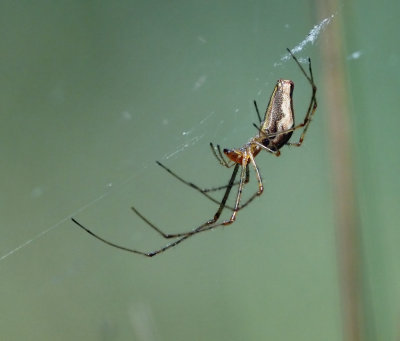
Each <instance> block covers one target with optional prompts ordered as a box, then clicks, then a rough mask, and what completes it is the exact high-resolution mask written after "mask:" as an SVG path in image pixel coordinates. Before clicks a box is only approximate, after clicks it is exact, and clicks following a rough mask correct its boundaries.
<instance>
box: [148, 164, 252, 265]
mask: <svg viewBox="0 0 400 341" xmlns="http://www.w3.org/2000/svg"><path fill="white" fill-rule="evenodd" d="M246 165H247V164H246V160H245V158H243V161H242V165H241V166H242V171H241V175H240V182H239V188H238V194H237V197H236V202H235V209H234V211H233V214H232V216H231V218H230V219H229V220H225V221H223V222H221V223H218V224H207V223H206V224H203V225H201V226H199V227H197V228H196V229H194V230H192V231H190V232H188V233H186V234H185V235H183V236H182V237H181V238H179V239H177V240H175V241H174V242H172V243H170V244H167V245H165V246H164V247H162V248H160V249H158V250H155V251H153V252H150V253H147V254H144V255H145V256H147V257H153V256H156V255H158V254H159V253H162V252H164V251H166V250H168V249H170V248H172V247H174V246H176V245H178V244H180V243H182V242H183V241H185V240H186V239H188V238H189V237H191V236H193V235H195V234H197V233H200V232H205V231H209V230H211V229H214V228H216V227H219V226H226V225H229V224H232V223H233V222H234V221H235V219H236V213H237V212H238V210H239V203H240V198H241V195H242V190H243V186H244V180H245V179H246V172H245V168H246ZM238 167H239V164H236V167H235V170H236V171H237V169H238ZM231 188H232V187H231ZM224 198H225V197H224ZM221 205H222V202H221ZM220 209H221V211H222V209H223V206H220ZM214 218H215V217H214ZM216 220H217V219H216ZM216 220H215V221H216ZM215 221H214V222H215ZM142 254H143V253H142Z"/></svg>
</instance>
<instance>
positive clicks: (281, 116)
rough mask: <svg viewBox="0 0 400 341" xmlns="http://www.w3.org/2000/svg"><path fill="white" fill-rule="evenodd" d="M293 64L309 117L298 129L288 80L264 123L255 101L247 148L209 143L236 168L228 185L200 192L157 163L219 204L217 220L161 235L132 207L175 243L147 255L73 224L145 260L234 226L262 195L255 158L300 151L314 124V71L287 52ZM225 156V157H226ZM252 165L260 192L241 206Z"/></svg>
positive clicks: (221, 159) (277, 88) (279, 87)
mask: <svg viewBox="0 0 400 341" xmlns="http://www.w3.org/2000/svg"><path fill="white" fill-rule="evenodd" d="M287 50H288V52H289V54H290V55H291V57H292V58H293V60H294V61H295V62H296V64H297V65H298V66H299V68H300V70H301V72H302V73H303V74H304V76H305V77H306V78H307V80H308V82H309V83H310V86H311V90H312V93H311V100H310V104H309V105H308V109H307V111H306V115H305V117H304V120H303V122H302V123H300V124H298V125H295V123H294V111H293V99H292V95H293V88H294V83H293V82H292V81H291V80H285V79H279V80H278V81H277V83H276V85H275V88H274V90H273V92H272V94H271V97H270V100H269V103H268V107H267V110H266V112H265V115H264V120H262V119H261V115H260V112H259V110H258V106H257V103H256V101H254V107H255V110H256V113H257V116H258V120H259V125H256V124H254V125H255V127H256V128H257V130H258V133H257V135H256V136H255V137H252V138H251V139H250V140H249V141H248V142H247V143H246V144H244V145H243V146H242V147H240V148H237V149H224V150H223V151H222V150H221V147H220V146H219V145H217V146H216V147H215V146H214V145H213V144H212V143H210V147H211V151H212V153H213V154H214V156H215V157H216V159H217V160H218V161H219V163H220V164H221V165H222V166H224V167H227V168H231V167H233V172H232V175H231V178H230V180H229V182H228V184H227V185H225V186H221V187H218V188H213V189H208V190H207V189H201V188H200V187H198V186H196V185H195V184H193V183H192V182H189V181H186V180H184V179H182V178H181V177H180V176H178V175H177V174H175V173H174V172H173V171H172V170H170V169H169V168H167V167H166V166H164V165H163V164H161V163H160V162H158V161H157V164H158V165H159V166H161V167H162V168H163V169H165V170H166V171H167V172H168V173H170V174H171V175H172V176H174V177H175V178H176V179H178V180H179V181H180V182H182V183H184V184H185V185H188V186H190V187H192V188H194V189H195V190H196V191H198V192H200V193H202V194H203V195H204V196H206V197H207V198H208V199H210V200H212V201H214V202H215V203H217V204H218V205H219V206H218V209H217V211H216V212H215V214H214V216H213V217H212V218H211V219H209V220H207V221H206V222H205V223H203V224H201V225H200V226H197V227H195V228H193V229H192V230H190V231H187V232H180V233H165V232H164V231H162V230H161V229H160V228H158V227H157V226H156V225H154V224H153V223H151V222H150V221H149V220H148V219H147V218H146V217H145V216H143V215H142V214H141V213H140V212H139V211H138V210H137V209H136V208H135V207H132V210H133V211H134V212H135V213H136V214H137V215H138V216H139V217H140V218H141V219H142V220H143V221H144V222H145V223H146V224H147V225H148V226H150V227H151V228H152V229H153V230H155V231H156V232H157V233H159V234H160V235H161V236H162V237H164V238H166V239H174V240H173V241H172V242H170V243H168V244H167V245H165V246H164V247H162V248H159V249H157V250H154V251H151V252H144V251H139V250H136V249H132V248H128V247H125V246H121V245H119V244H115V243H113V242H110V241H108V240H106V239H104V238H102V237H100V236H98V235H97V234H95V233H94V232H93V231H91V230H89V229H88V228H87V227H85V226H83V225H82V224H81V223H79V222H78V221H77V220H76V219H74V218H71V219H72V221H73V222H74V223H75V224H76V225H78V226H79V227H80V228H82V229H83V230H85V231H86V232H87V233H89V234H90V235H92V236H93V237H95V238H97V239H98V240H100V241H102V242H104V243H106V244H108V245H110V246H113V247H115V248H117V249H120V250H124V251H128V252H132V253H136V254H140V255H143V256H146V257H153V256H155V255H158V254H160V253H162V252H164V251H166V250H168V249H170V248H172V247H174V246H176V245H178V244H180V243H182V242H183V241H184V240H186V239H188V238H189V237H192V236H194V235H195V234H197V233H200V232H205V231H209V230H211V229H214V228H216V227H219V226H225V225H229V224H232V223H233V222H234V221H235V219H236V215H237V213H238V212H239V210H241V209H242V208H243V207H245V206H247V205H248V204H249V203H250V202H251V201H253V199H254V198H255V197H257V196H259V195H261V193H262V192H263V189H264V187H263V183H262V179H261V175H260V171H259V169H258V166H257V164H256V162H255V160H254V158H255V157H256V156H257V154H258V153H259V152H260V151H262V150H264V151H267V152H269V153H271V154H274V155H275V156H279V155H280V149H281V148H282V147H283V146H285V145H291V146H296V147H300V146H301V144H302V143H303V141H304V136H305V134H306V132H307V129H308V126H309V124H310V122H311V118H312V116H313V115H314V113H315V110H316V109H317V99H316V96H315V94H316V92H317V87H316V86H315V84H314V77H313V73H312V68H311V59H310V58H308V69H309V74H307V72H306V71H305V70H304V68H303V66H302V65H301V64H300V62H299V61H298V59H297V58H296V56H295V55H294V54H293V53H292V51H290V50H289V49H287ZM301 128H302V129H303V131H302V133H301V135H300V138H299V140H298V141H297V142H295V143H291V142H289V139H290V138H291V136H292V134H293V132H294V131H295V130H297V129H301ZM224 155H225V156H224ZM249 164H251V165H252V166H253V168H254V171H255V175H256V178H257V182H258V191H257V192H256V193H254V194H253V195H252V196H251V197H250V198H249V199H248V200H247V201H246V202H245V203H243V204H241V202H240V200H241V197H242V192H243V187H244V185H245V184H247V183H248V182H249V179H250V175H249V174H250V173H249ZM239 168H240V178H239V181H235V180H236V176H237V174H238V171H239ZM236 185H237V186H238V190H237V195H236V200H235V204H234V206H233V207H231V206H228V205H227V200H228V198H229V195H230V193H231V190H232V187H233V186H236ZM222 189H225V193H224V196H223V198H222V200H221V201H218V200H216V199H215V198H213V197H212V196H210V195H209V192H212V191H218V190H222ZM225 208H227V209H229V210H231V211H232V214H231V217H230V218H229V219H227V220H224V221H218V220H219V218H220V216H221V214H222V211H223V210H224V209H225Z"/></svg>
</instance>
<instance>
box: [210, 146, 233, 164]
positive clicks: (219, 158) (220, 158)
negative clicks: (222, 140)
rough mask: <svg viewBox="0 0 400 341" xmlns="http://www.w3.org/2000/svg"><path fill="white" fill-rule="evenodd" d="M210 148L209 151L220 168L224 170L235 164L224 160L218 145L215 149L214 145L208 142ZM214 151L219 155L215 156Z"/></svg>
mask: <svg viewBox="0 0 400 341" xmlns="http://www.w3.org/2000/svg"><path fill="white" fill-rule="evenodd" d="M210 147H211V151H212V153H213V155H214V156H215V158H216V159H217V160H218V162H219V163H220V164H221V165H222V166H224V167H226V168H230V167H232V166H233V165H234V164H235V163H229V162H230V161H229V162H228V161H226V160H225V158H224V156H223V155H222V153H221V147H220V146H219V145H217V148H215V147H214V145H213V144H212V143H211V142H210ZM216 149H217V151H218V154H219V155H218V154H217V152H216Z"/></svg>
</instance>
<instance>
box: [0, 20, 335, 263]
mask: <svg viewBox="0 0 400 341" xmlns="http://www.w3.org/2000/svg"><path fill="white" fill-rule="evenodd" d="M333 17H334V15H331V16H330V17H327V18H325V19H323V20H322V21H321V22H320V23H319V24H317V25H315V26H314V27H313V28H312V29H311V30H310V31H309V32H308V34H307V35H306V37H305V38H304V39H303V40H302V41H301V42H300V43H299V44H297V45H296V46H295V47H293V48H291V50H292V51H293V53H295V54H296V53H299V52H301V51H302V50H303V49H304V48H305V47H306V46H307V45H308V44H314V43H315V42H316V40H317V38H318V37H319V35H320V34H321V32H322V31H323V30H324V29H325V28H326V27H327V26H328V25H329V24H330V22H331V20H332V19H333ZM289 58H290V55H289V54H288V53H286V54H285V55H283V56H282V57H281V58H280V61H279V62H276V63H274V66H275V67H276V66H279V65H281V64H282V63H283V62H287V61H288V60H289ZM299 60H300V61H302V62H304V61H305V60H303V59H300V58H299ZM205 81H206V76H201V77H200V78H199V79H198V80H196V82H195V84H194V85H193V90H197V89H198V88H200V87H201V86H202V85H203V84H204V82H205ZM260 91H261V90H260ZM214 115H215V112H211V113H209V114H208V115H206V116H205V117H204V118H203V119H201V120H200V121H199V122H198V123H197V124H196V125H195V126H193V127H192V128H191V129H189V130H185V131H183V132H182V135H183V136H185V137H186V138H187V139H186V141H185V142H184V143H182V144H179V145H177V146H175V148H174V150H171V151H170V152H167V153H165V154H164V155H163V157H162V159H169V158H172V157H176V155H178V154H180V153H182V152H183V151H184V150H186V149H188V148H190V147H192V146H193V145H195V144H197V142H199V141H201V140H202V139H203V137H204V133H201V132H199V131H200V130H201V129H200V128H201V127H202V125H203V124H204V123H205V122H206V121H207V120H209V119H210V118H211V117H212V116H214ZM221 123H222V122H221ZM218 129H219V125H217V126H216V127H214V135H216V134H217V131H218ZM147 166H148V165H147V164H145V165H144V169H145V168H147ZM136 177H137V174H135V175H133V176H130V177H127V178H126V180H125V181H122V182H121V183H120V184H119V185H118V186H115V187H113V188H112V189H110V190H108V191H106V192H104V193H102V194H101V195H99V196H98V197H96V198H95V199H93V200H92V201H90V202H88V203H87V204H85V205H83V206H81V207H80V208H79V209H77V210H75V211H73V212H71V214H69V215H68V216H66V217H64V218H62V219H60V220H59V221H58V222H56V223H55V224H53V225H51V226H50V227H47V228H46V229H44V230H42V231H41V232H39V233H37V234H36V235H34V236H33V237H32V238H29V239H27V240H25V241H24V242H22V243H20V244H19V245H18V246H16V247H14V248H13V249H11V250H9V251H7V252H5V253H4V254H3V255H1V256H0V261H4V260H6V259H7V258H9V257H10V256H12V255H14V254H15V253H17V252H19V251H21V250H22V249H24V248H25V247H27V246H28V245H30V244H31V243H33V242H35V241H37V240H39V239H41V238H42V237H43V236H45V235H47V234H48V233H49V232H51V231H53V230H55V229H56V228H58V227H59V226H61V225H62V224H63V223H65V222H67V221H70V218H71V217H72V216H76V215H77V214H79V213H80V212H83V211H85V210H86V209H87V208H89V207H91V206H93V205H95V204H96V203H98V202H99V201H101V200H103V199H104V198H106V197H107V196H109V195H111V194H112V193H115V192H118V191H121V190H122V189H123V188H124V187H125V186H126V185H127V184H129V183H131V182H132V181H133V180H134V179H135V178H136Z"/></svg>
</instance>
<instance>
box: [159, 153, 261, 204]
mask: <svg viewBox="0 0 400 341" xmlns="http://www.w3.org/2000/svg"><path fill="white" fill-rule="evenodd" d="M156 163H157V164H158V165H159V166H160V167H162V168H163V169H164V170H165V171H167V172H168V173H169V174H171V175H172V176H173V177H174V178H176V179H177V180H179V181H180V182H182V183H183V184H185V185H187V186H189V187H191V188H193V189H195V190H196V191H198V192H200V193H201V194H203V195H204V196H205V197H206V198H207V199H209V200H211V201H212V202H214V203H216V204H218V205H219V204H220V201H219V200H217V199H215V198H213V197H212V196H211V195H209V194H208V193H210V192H216V191H220V190H223V189H226V188H227V187H228V186H229V184H227V185H223V186H219V187H213V188H205V189H202V188H200V187H199V186H197V185H196V184H194V183H193V182H190V181H187V180H185V179H183V178H182V177H180V176H179V175H178V174H176V173H175V172H174V171H172V170H171V169H169V168H168V167H167V166H165V165H163V164H162V163H161V162H159V161H156ZM249 181H250V170H249V167H248V165H247V166H246V178H245V184H247V183H248V182H249ZM237 185H239V181H235V182H234V183H233V186H237ZM257 195H258V194H257V192H256V193H254V194H253V195H252V196H251V197H250V198H249V199H247V201H246V202H245V203H243V204H242V205H240V207H239V210H241V209H242V208H244V207H246V206H247V205H248V204H249V203H250V202H251V201H253V199H254V198H255V197H257ZM225 207H226V208H227V209H229V210H231V211H232V210H233V207H232V206H229V205H225Z"/></svg>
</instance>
